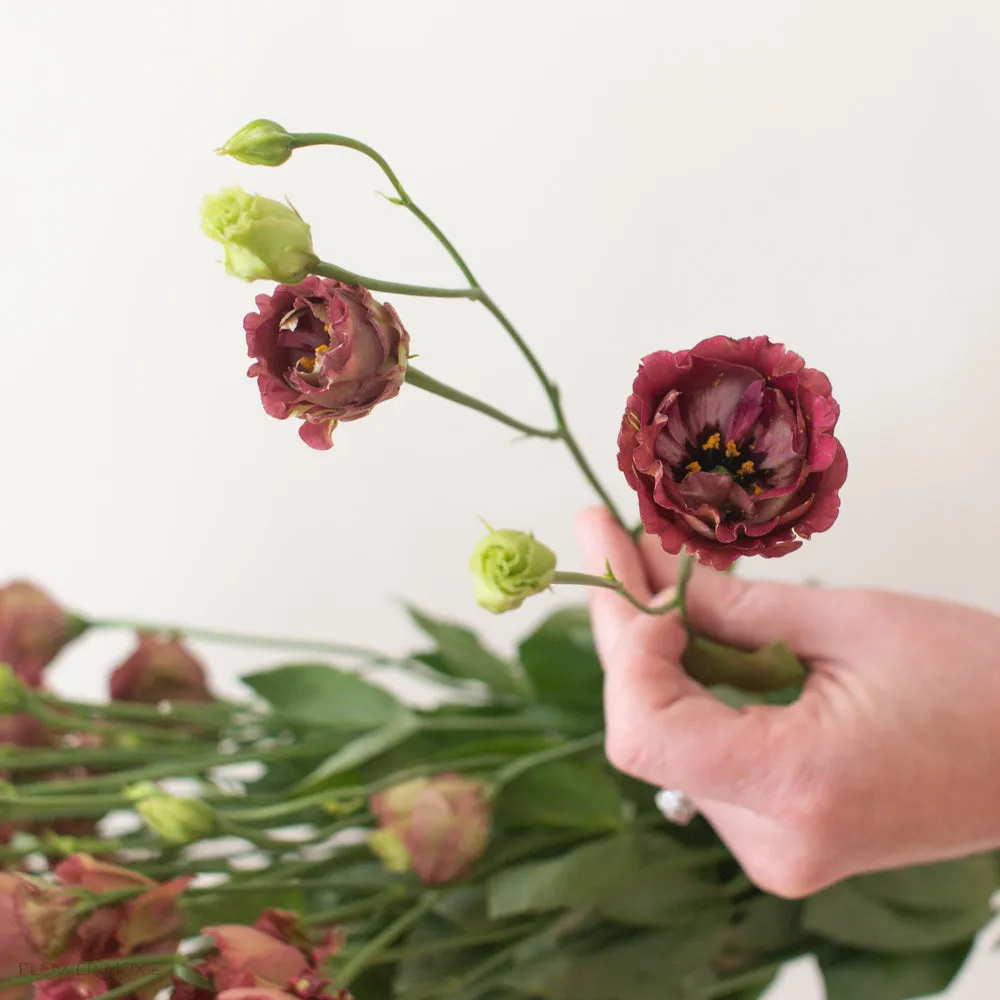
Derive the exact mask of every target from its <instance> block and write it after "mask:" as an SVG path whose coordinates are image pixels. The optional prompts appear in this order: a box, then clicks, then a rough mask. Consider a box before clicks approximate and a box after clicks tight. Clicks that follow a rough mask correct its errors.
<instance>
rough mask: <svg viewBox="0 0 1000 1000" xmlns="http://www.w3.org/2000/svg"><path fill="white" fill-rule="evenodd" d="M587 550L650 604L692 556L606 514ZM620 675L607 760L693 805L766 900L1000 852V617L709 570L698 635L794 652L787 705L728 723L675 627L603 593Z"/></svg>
mask: <svg viewBox="0 0 1000 1000" xmlns="http://www.w3.org/2000/svg"><path fill="white" fill-rule="evenodd" d="M577 528H578V536H579V541H580V546H581V548H582V550H583V554H584V558H585V561H586V564H587V570H588V572H590V573H594V574H596V575H602V574H603V573H604V570H605V559H608V560H609V561H610V564H611V567H612V569H613V570H614V572H615V574H616V576H618V577H619V578H620V579H621V580H622V581H623V582H624V584H625V586H626V588H627V589H628V590H629V591H630V592H631V593H632V594H634V595H635V596H636V597H638V598H639V599H640V600H642V601H644V602H646V603H653V604H655V603H658V602H659V601H661V600H663V599H665V598H666V597H668V596H669V591H670V590H671V589H672V586H673V584H674V583H675V582H676V579H677V571H678V563H679V559H678V557H677V556H670V555H667V554H666V553H664V552H663V550H662V549H661V548H660V544H659V541H658V540H657V539H656V538H655V537H652V536H648V535H647V536H644V537H643V538H641V539H640V541H639V543H638V544H636V543H635V542H633V540H632V539H631V538H630V537H629V536H628V535H627V534H626V533H625V532H624V531H622V529H621V528H620V527H618V526H617V525H616V524H615V523H614V521H612V519H611V518H610V517H609V516H608V515H607V513H606V512H605V511H604V510H602V509H594V510H588V511H585V512H584V513H583V514H582V515H581V516H580V518H579V520H578V524H577ZM589 600H590V606H591V615H592V619H593V624H594V634H595V639H596V642H597V649H598V653H599V655H600V658H601V662H602V663H603V665H604V671H605V682H604V684H605V715H606V730H607V740H606V748H607V755H608V759H609V760H610V761H611V763H612V765H613V766H615V767H616V768H618V769H619V770H621V771H623V772H625V773H627V774H630V775H632V776H633V777H636V778H639V779H641V780H643V781H647V782H649V783H650V784H653V785H657V786H662V787H667V788H680V789H683V790H684V791H685V792H686V793H687V794H688V795H689V796H690V797H691V799H692V800H693V801H694V803H695V804H696V805H697V807H698V809H699V810H700V812H702V813H703V814H704V816H705V817H706V819H708V821H709V822H710V823H711V824H712V826H713V827H714V828H715V830H716V832H717V833H718V834H719V836H720V837H721V838H722V840H723V841H724V842H725V843H726V844H727V846H728V847H729V849H730V850H731V851H732V852H733V854H734V856H735V857H736V858H737V860H738V861H739V862H740V863H741V864H742V866H743V868H744V870H745V872H746V873H747V875H748V877H749V878H750V879H751V880H752V881H753V882H754V883H756V884H757V885H758V886H759V887H760V888H762V889H764V890H766V891H768V892H771V893H774V894H776V895H779V896H784V897H788V898H800V897H803V896H807V895H811V894H812V893H814V892H817V891H819V890H820V889H822V888H825V887H826V886H828V885H830V884H832V883H834V882H837V881H839V880H841V879H843V878H847V877H849V876H851V875H856V874H859V873H862V872H866V871H874V870H880V869H887V868H896V867H902V866H906V865H916V864H922V863H927V862H932V861H938V860H943V859H946V858H954V857H960V856H963V855H967V854H974V853H978V852H981V851H987V850H992V849H995V848H997V847H1000V617H997V616H995V615H991V614H988V613H986V612H984V611H978V610H975V609H973V608H968V607H964V606H961V605H957V604H952V603H947V602H944V601H932V600H926V599H924V598H919V597H913V596H908V595H903V594H894V593H886V592H881V591H872V590H835V589H826V588H819V587H808V586H790V585H784V584H772V583H751V582H747V581H745V580H743V579H740V578H739V577H736V576H730V575H726V574H722V573H717V572H715V571H714V570H711V569H708V568H706V567H702V566H696V567H695V570H694V572H693V574H692V576H691V582H690V584H689V587H688V592H687V608H688V614H689V616H690V621H691V625H692V628H693V629H695V630H696V631H697V632H699V633H700V634H703V635H706V636H709V637H711V638H713V639H716V640H719V641H721V642H725V643H729V644H732V645H734V646H739V647H742V648H746V649H756V648H758V647H760V646H762V645H764V644H766V643H769V642H774V641H777V640H782V641H784V642H786V643H787V644H788V645H789V646H790V647H791V648H792V649H793V650H794V651H795V652H796V653H798V654H799V656H800V657H802V658H803V659H804V660H806V661H807V662H808V664H809V667H810V674H809V676H808V679H807V681H806V684H805V687H804V690H803V693H802V696H801V697H800V698H799V700H798V701H797V702H795V703H794V704H792V705H790V706H787V707H776V706H766V705H752V706H747V707H745V708H742V709H733V708H729V707H727V706H725V705H723V704H722V702H720V701H719V700H718V699H716V698H715V697H713V696H712V695H711V694H710V693H709V692H708V691H707V690H705V688H703V687H701V685H699V684H697V683H696V682H695V681H693V680H691V679H690V678H689V677H688V676H687V675H686V674H685V673H684V672H683V670H682V669H681V667H680V665H679V661H680V657H681V654H682V653H683V650H684V645H685V642H686V632H685V630H684V628H683V626H682V624H681V621H680V619H679V617H678V615H677V614H676V613H670V614H667V615H663V616H651V615H646V614H643V613H642V612H639V611H637V610H636V609H635V608H633V607H632V606H631V605H630V604H628V602H626V601H625V600H624V599H623V598H621V597H620V596H618V595H617V594H615V593H614V592H613V591H609V590H600V589H597V588H591V589H590V590H589Z"/></svg>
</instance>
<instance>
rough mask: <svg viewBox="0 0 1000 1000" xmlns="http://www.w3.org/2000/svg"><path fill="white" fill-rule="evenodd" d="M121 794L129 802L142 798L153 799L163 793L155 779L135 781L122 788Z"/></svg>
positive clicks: (138, 800)
mask: <svg viewBox="0 0 1000 1000" xmlns="http://www.w3.org/2000/svg"><path fill="white" fill-rule="evenodd" d="M122 795H123V796H124V797H125V798H126V799H128V800H129V802H142V800H143V799H155V798H157V797H159V796H161V795H163V792H162V791H161V789H160V786H159V785H158V784H157V783H156V782H155V781H137V782H135V783H134V784H131V785H126V786H125V787H124V788H123V789H122Z"/></svg>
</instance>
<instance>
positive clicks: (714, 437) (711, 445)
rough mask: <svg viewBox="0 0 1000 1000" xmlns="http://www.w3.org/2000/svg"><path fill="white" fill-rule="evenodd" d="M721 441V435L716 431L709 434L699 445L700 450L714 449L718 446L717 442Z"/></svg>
mask: <svg viewBox="0 0 1000 1000" xmlns="http://www.w3.org/2000/svg"><path fill="white" fill-rule="evenodd" d="M721 441H722V435H721V434H720V433H719V432H718V431H716V432H715V433H714V434H711V435H710V436H709V438H708V440H707V441H706V442H705V443H704V444H703V445H702V446H701V450H702V451H715V449H716V448H718V447H719V443H720V442H721Z"/></svg>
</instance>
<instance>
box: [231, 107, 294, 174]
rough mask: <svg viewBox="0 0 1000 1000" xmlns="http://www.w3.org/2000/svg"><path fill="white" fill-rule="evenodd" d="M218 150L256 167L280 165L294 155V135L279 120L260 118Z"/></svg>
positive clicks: (242, 129) (246, 126)
mask: <svg viewBox="0 0 1000 1000" xmlns="http://www.w3.org/2000/svg"><path fill="white" fill-rule="evenodd" d="M217 152H218V153H219V155H220V156H231V157H233V159H235V160H239V161H240V162H241V163H249V164H250V165H251V166H255V167H280V166H281V164H282V163H284V162H285V160H287V159H288V158H289V157H290V156H291V155H292V137H291V136H290V135H289V134H288V133H287V132H286V131H285V130H284V129H283V128H282V127H281V126H280V125H279V124H278V123H277V122H272V121H270V120H268V119H267V118H258V119H256V120H255V121H252V122H250V124H249V125H244V126H243V128H241V129H240V130H239V132H237V133H236V135H234V136H232V138H230V140H229V141H228V142H227V143H226V144H225V145H224V146H222V147H221V148H220V149H219V150H217Z"/></svg>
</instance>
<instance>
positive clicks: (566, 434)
mask: <svg viewBox="0 0 1000 1000" xmlns="http://www.w3.org/2000/svg"><path fill="white" fill-rule="evenodd" d="M291 145H292V148H293V149H300V148H302V147H304V146H343V147H345V148H347V149H353V150H356V151H357V152H359V153H362V154H363V155H364V156H367V157H368V158H369V159H370V160H372V161H373V162H374V163H376V164H377V165H378V166H379V168H380V169H381V170H382V172H383V173H384V174H385V176H386V177H387V178H388V180H389V183H390V184H391V185H392V186H393V188H394V189H395V191H396V194H397V198H395V199H392V200H394V201H396V202H397V203H398V204H399V205H402V206H403V207H404V208H406V209H407V210H408V211H409V212H411V213H412V214H413V215H414V216H415V217H416V218H418V219H419V220H420V221H421V222H422V223H423V224H424V225H425V226H426V227H427V229H428V230H429V231H430V232H431V234H432V235H433V236H434V238H435V239H436V240H437V241H438V242H439V243H440V244H441V246H443V247H444V249H445V250H446V251H447V253H448V256H449V257H451V259H452V260H453V261H454V262H455V264H456V265H457V266H458V269H459V270H460V271H461V272H462V274H463V275H464V277H465V279H466V281H468V283H469V287H468V288H467V289H464V290H463V289H454V288H452V289H448V288H424V287H422V286H419V285H405V284H397V283H395V282H390V281H379V280H378V279H372V278H366V277H363V276H362V275H359V274H354V273H353V272H351V271H347V270H345V269H344V268H341V267H337V266H336V265H334V264H328V263H325V262H324V263H320V264H319V265H318V266H317V268H316V269H315V273H316V274H322V275H325V276H326V277H329V278H336V279H337V280H339V281H346V282H348V283H349V284H356V285H364V286H365V287H366V288H369V289H372V290H373V291H383V292H396V293H398V294H400V295H424V296H430V297H434V298H467V299H474V300H478V301H479V302H482V304H483V305H484V306H485V307H486V309H487V310H488V311H489V312H490V313H491V314H492V316H493V317H494V318H495V319H496V320H497V322H498V323H499V324H500V325H501V326H502V327H503V328H504V329H505V330H506V331H507V333H508V335H509V336H510V338H511V340H513V341H514V344H515V345H516V346H517V349H518V350H519V351H520V352H521V354H522V356H523V357H524V359H525V361H527V362H528V365H529V366H530V367H531V370H532V371H533V372H534V373H535V376H536V377H537V379H538V381H539V383H540V384H541V386H542V389H543V390H544V392H545V395H546V396H547V397H548V400H549V404H550V405H551V407H552V413H553V415H554V416H555V419H556V429H557V432H558V433H557V434H544V435H541V434H535V435H532V436H533V437H543V436H544V437H555V438H558V439H559V440H561V441H563V442H564V443H565V445H566V447H567V449H568V450H569V453H570V455H572V457H573V460H574V461H575V462H576V464H577V465H578V466H579V468H580V471H581V472H582V473H583V475H584V478H585V479H586V480H587V482H588V483H590V485H591V487H592V488H593V490H594V492H595V493H596V494H597V495H598V497H600V499H601V502H602V503H603V504H604V505H605V507H607V509H608V511H609V512H610V513H611V516H612V517H613V518H614V519H615V520H616V521H617V522H618V524H619V525H621V526H622V527H623V528H624V527H625V521H624V520H623V518H622V516H621V514H620V513H619V511H618V509H617V507H616V506H615V503H614V501H613V500H612V499H611V496H610V495H609V494H608V492H607V491H606V490H605V489H604V487H603V486H602V485H601V482H600V480H599V479H598V478H597V475H596V474H595V472H594V470H593V468H592V467H591V465H590V463H589V462H588V461H587V458H586V456H585V455H584V454H583V451H582V450H581V448H580V445H579V443H578V442H577V440H576V438H575V437H574V436H573V433H572V432H571V431H570V429H569V426H568V424H567V421H566V415H565V413H564V412H563V408H562V403H561V401H560V399H559V391H558V389H557V388H556V386H555V384H554V383H553V382H552V380H551V379H550V378H549V376H548V375H547V374H546V372H545V369H544V368H543V367H542V364H541V362H540V361H539V360H538V358H537V357H536V356H535V353H534V351H532V350H531V348H530V347H529V346H528V344H527V342H526V341H525V340H524V338H523V337H522V336H521V335H520V334H519V333H518V332H517V328H516V327H515V326H514V324H513V323H511V321H510V320H509V319H508V318H507V316H506V315H505V314H504V312H503V311H502V310H501V309H500V307H499V306H498V305H497V304H496V303H495V302H494V301H493V299H492V298H490V296H489V295H488V294H487V293H486V291H485V290H484V289H483V287H482V285H480V284H479V282H478V281H477V280H476V278H475V276H474V275H473V273H472V270H471V269H470V268H469V265H468V264H467V263H466V262H465V260H464V259H463V257H462V255H461V254H460V253H459V252H458V250H457V249H456V248H455V245H454V244H453V243H452V242H451V240H449V239H448V237H447V236H445V234H444V233H443V232H442V231H441V229H440V228H439V227H438V226H437V224H436V223H435V222H434V221H433V220H432V219H431V218H430V216H428V215H427V214H426V213H425V212H424V211H423V210H422V209H420V208H418V207H417V205H416V204H415V203H414V201H413V199H412V198H411V197H410V196H409V194H408V193H407V192H406V189H405V188H404V187H403V185H402V183H401V181H400V180H399V178H398V177H397V176H396V174H395V172H394V171H393V169H392V168H391V167H390V166H389V164H388V162H387V161H386V159H385V157H383V156H382V155H381V154H380V153H379V152H378V151H377V150H375V149H373V148H372V147H371V146H369V145H367V144H366V143H363V142H359V141H358V140H357V139H352V138H350V137H349V136H346V135H336V134H333V133H328V132H299V133H296V134H294V135H292V137H291ZM505 422H506V421H505Z"/></svg>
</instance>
